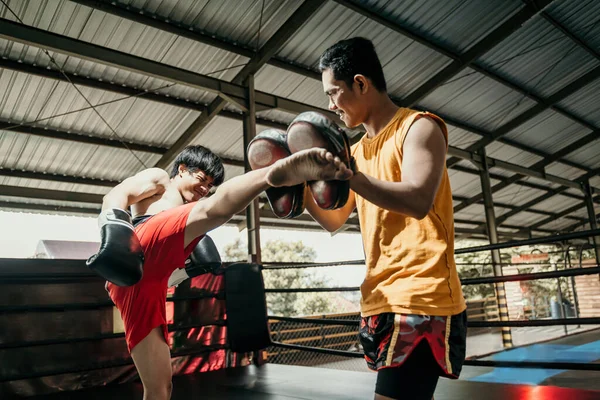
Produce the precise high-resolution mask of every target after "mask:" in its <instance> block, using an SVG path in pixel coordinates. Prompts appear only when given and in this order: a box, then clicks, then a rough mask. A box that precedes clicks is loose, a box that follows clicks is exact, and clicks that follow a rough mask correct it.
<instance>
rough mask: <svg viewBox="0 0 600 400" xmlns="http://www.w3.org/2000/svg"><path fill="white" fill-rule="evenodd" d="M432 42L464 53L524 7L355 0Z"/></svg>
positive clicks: (493, 0)
mask: <svg viewBox="0 0 600 400" xmlns="http://www.w3.org/2000/svg"><path fill="white" fill-rule="evenodd" d="M351 1H353V2H355V3H359V4H363V5H365V6H366V7H367V8H369V9H372V10H373V11H374V12H376V13H378V14H380V15H382V16H384V17H385V18H387V19H389V20H391V21H394V22H395V23H397V24H398V25H400V26H402V27H405V28H408V29H409V30H410V31H412V32H416V33H419V34H421V35H423V36H424V37H426V38H427V39H429V40H431V41H432V42H434V43H436V44H438V45H440V46H442V47H444V48H447V49H451V50H453V51H455V52H457V53H463V52H465V51H466V50H468V49H469V48H470V47H471V46H472V45H474V44H475V43H477V42H478V41H479V40H481V38H482V37H483V36H485V34H486V33H487V32H488V31H490V30H492V29H494V28H495V27H496V26H498V25H500V24H501V23H502V22H503V21H504V20H506V19H508V18H509V17H510V16H511V15H513V14H514V13H515V12H517V11H518V10H519V9H521V8H522V7H523V3H522V2H520V1H517V0H490V1H479V0H467V1H464V0H450V1H443V2H441V1H438V0H425V1H423V0H422V1H417V2H415V1H413V0H359V1H356V0H351Z"/></svg>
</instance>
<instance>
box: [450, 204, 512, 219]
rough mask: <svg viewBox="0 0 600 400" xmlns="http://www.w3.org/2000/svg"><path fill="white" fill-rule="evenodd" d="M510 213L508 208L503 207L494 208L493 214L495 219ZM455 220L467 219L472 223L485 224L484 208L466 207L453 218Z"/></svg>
mask: <svg viewBox="0 0 600 400" xmlns="http://www.w3.org/2000/svg"><path fill="white" fill-rule="evenodd" d="M508 211H510V209H508V208H503V207H494V213H495V215H496V217H499V216H500V215H502V214H504V213H507V212H508ZM454 217H455V218H456V219H469V220H472V221H477V222H480V223H485V207H484V206H483V204H471V205H470V206H469V207H466V208H464V209H462V210H460V211H459V212H457V213H456V215H455V216H454Z"/></svg>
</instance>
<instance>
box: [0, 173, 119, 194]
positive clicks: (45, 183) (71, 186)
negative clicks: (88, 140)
mask: <svg viewBox="0 0 600 400" xmlns="http://www.w3.org/2000/svg"><path fill="white" fill-rule="evenodd" d="M0 185H6V186H22V187H27V188H35V189H48V190H59V191H67V192H81V193H92V194H106V193H108V191H109V190H110V187H107V186H97V185H81V184H76V183H67V182H55V181H49V180H41V179H27V178H14V177H9V176H0Z"/></svg>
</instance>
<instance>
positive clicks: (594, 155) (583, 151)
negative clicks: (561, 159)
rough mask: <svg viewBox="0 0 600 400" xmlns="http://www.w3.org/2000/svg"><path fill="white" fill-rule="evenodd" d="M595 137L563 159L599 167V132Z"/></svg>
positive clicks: (590, 166)
mask: <svg viewBox="0 0 600 400" xmlns="http://www.w3.org/2000/svg"><path fill="white" fill-rule="evenodd" d="M596 135H597V139H596V140H594V141H592V142H590V143H588V144H587V145H585V146H583V147H581V148H579V149H577V150H575V151H573V152H571V153H569V154H567V155H566V156H565V159H567V160H569V161H574V162H577V163H579V164H582V165H585V166H586V167H589V168H598V167H600V134H598V133H596Z"/></svg>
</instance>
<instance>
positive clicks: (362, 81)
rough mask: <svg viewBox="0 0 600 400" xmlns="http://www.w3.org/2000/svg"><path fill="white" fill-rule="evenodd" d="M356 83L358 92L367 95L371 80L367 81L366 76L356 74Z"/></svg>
mask: <svg viewBox="0 0 600 400" xmlns="http://www.w3.org/2000/svg"><path fill="white" fill-rule="evenodd" d="M354 82H355V83H356V85H357V87H358V90H359V91H360V93H361V94H365V93H367V91H368V90H369V86H370V85H369V80H368V79H367V77H366V76H364V75H362V74H356V75H354Z"/></svg>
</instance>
